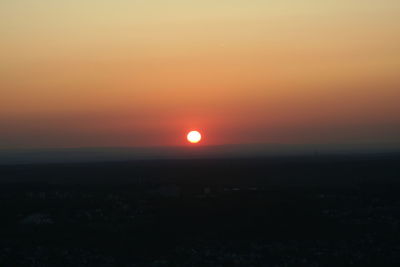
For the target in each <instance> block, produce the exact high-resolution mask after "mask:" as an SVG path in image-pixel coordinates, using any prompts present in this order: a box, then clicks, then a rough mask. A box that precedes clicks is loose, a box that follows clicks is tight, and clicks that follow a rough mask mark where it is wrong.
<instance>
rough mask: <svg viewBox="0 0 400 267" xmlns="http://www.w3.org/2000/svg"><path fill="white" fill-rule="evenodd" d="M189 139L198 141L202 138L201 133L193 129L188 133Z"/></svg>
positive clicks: (194, 141) (193, 141)
mask: <svg viewBox="0 0 400 267" xmlns="http://www.w3.org/2000/svg"><path fill="white" fill-rule="evenodd" d="M187 140H188V141H189V142H190V143H192V144H195V143H198V142H200V140H201V134H200V133H199V132H198V131H191V132H189V133H188V135H187Z"/></svg>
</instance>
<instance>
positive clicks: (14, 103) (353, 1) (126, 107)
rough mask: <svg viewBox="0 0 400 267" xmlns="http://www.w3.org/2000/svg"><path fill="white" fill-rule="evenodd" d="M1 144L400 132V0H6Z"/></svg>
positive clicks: (321, 138)
mask: <svg viewBox="0 0 400 267" xmlns="http://www.w3.org/2000/svg"><path fill="white" fill-rule="evenodd" d="M0 38H1V40H0V59H1V60H0V148H16V147H19V148H24V147H81V146H158V145H167V146H168V145H185V134H186V132H187V131H189V130H192V129H200V130H201V131H202V132H203V135H204V144H211V145H213V144H227V143H353V142H366V143H380V142H397V141H400V140H399V139H400V138H399V136H400V105H399V104H398V102H399V100H400V53H399V47H400V2H399V1H398V0H380V1H372V0H364V1H359V0H347V1H344V0H336V1H330V0H328V1H319V0H304V1H295V0H292V1H288V0H280V1H278V0H276V1H275V0H273V1H261V0H254V1H248V0H246V1H244V0H242V1H239V0H236V1H235V0H230V1H228V0H221V1H215V0H214V1H211V0H203V1H183V0H182V1H178V0H169V1H165V0H164V1H162V0H157V1H156V0H137V1H127V0H114V1H105V0H103V1H98V0H97V1H95V0H88V1H78V0H69V1H66V0H65V1H61V0H60V1H50V0H42V1H37V0H35V1H34V0H19V1H14V0H4V1H1V2H0Z"/></svg>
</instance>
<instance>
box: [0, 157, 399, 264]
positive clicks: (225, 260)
mask: <svg viewBox="0 0 400 267" xmlns="http://www.w3.org/2000/svg"><path fill="white" fill-rule="evenodd" d="M399 169H400V154H398V153H382V154H362V155H361V154H354V155H352V154H349V155H346V156H343V155H340V156H334V155H332V156H329V155H310V156H280V157H272V156H271V157H257V158H243V159H240V158H232V159H223V158H220V159H186V160H185V159H179V160H178V159H170V160H167V159H165V160H135V161H124V162H92V163H52V164H20V165H3V166H0V179H1V180H0V182H1V187H0V211H1V218H2V220H1V221H0V224H1V227H0V265H1V266H99V267H100V266H399V264H400V194H399V193H400V180H399Z"/></svg>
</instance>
